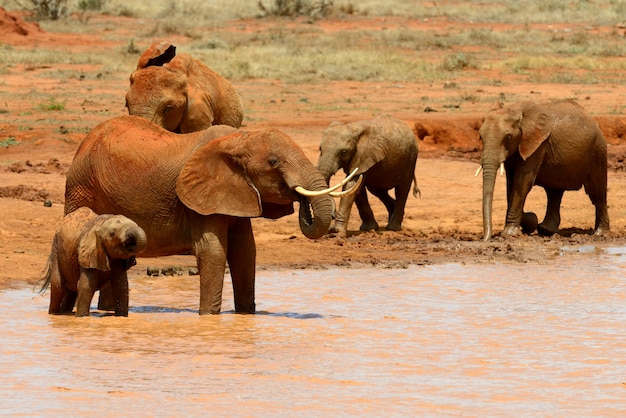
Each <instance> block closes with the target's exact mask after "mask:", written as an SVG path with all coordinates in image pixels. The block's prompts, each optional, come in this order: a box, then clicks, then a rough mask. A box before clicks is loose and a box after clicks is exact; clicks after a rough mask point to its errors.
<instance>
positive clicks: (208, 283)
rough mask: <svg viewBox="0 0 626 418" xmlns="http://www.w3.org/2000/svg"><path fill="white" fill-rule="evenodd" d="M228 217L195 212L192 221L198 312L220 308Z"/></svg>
mask: <svg viewBox="0 0 626 418" xmlns="http://www.w3.org/2000/svg"><path fill="white" fill-rule="evenodd" d="M229 218H230V217H228V216H224V215H210V216H204V217H201V216H199V215H198V216H197V217H196V220H195V221H194V226H193V227H194V232H193V234H192V239H193V242H194V253H195V255H196V260H197V262H198V271H199V272H200V308H199V313H200V315H207V314H219V313H220V311H221V309H222V289H223V287H224V272H225V270H226V249H227V247H228V226H229V221H230V219H229Z"/></svg>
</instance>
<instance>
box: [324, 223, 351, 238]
mask: <svg viewBox="0 0 626 418" xmlns="http://www.w3.org/2000/svg"><path fill="white" fill-rule="evenodd" d="M328 233H329V234H337V235H338V236H339V237H340V238H345V237H346V236H347V235H348V228H347V227H346V225H345V224H343V223H342V224H337V223H335V224H334V225H333V226H331V227H330V228H328Z"/></svg>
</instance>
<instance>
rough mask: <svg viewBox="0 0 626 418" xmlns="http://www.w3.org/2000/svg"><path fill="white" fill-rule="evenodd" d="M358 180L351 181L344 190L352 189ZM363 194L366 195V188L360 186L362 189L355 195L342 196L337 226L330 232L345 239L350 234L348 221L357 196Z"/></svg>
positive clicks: (336, 214) (336, 219)
mask: <svg viewBox="0 0 626 418" xmlns="http://www.w3.org/2000/svg"><path fill="white" fill-rule="evenodd" d="M356 182H357V180H355V179H352V180H350V181H349V182H348V183H347V184H346V185H345V186H344V189H345V190H347V189H350V188H351V187H354V186H355V185H356ZM361 193H365V187H363V185H361V186H360V189H359V190H357V191H355V193H353V194H351V195H347V196H342V197H341V199H340V200H339V210H338V211H337V212H336V213H335V226H334V227H333V228H331V229H330V230H329V231H330V232H337V233H338V234H339V236H341V237H345V236H346V235H347V232H348V221H349V220H350V211H351V210H352V204H353V203H354V201H355V198H356V196H357V195H360V194H361Z"/></svg>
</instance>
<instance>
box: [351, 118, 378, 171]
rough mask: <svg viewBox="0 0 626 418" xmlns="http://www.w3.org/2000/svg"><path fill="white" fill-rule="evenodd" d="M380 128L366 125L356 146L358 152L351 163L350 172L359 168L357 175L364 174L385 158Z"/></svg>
mask: <svg viewBox="0 0 626 418" xmlns="http://www.w3.org/2000/svg"><path fill="white" fill-rule="evenodd" d="M378 130H379V128H378V127H376V126H373V125H364V126H363V128H362V132H361V134H360V135H359V139H358V141H357V144H356V152H355V154H354V157H353V158H352V160H351V161H350V170H354V169H355V168H357V167H358V168H359V171H358V172H357V174H361V173H364V172H365V171H367V170H369V169H370V168H372V166H373V165H374V164H376V163H378V162H380V161H382V160H383V158H385V150H384V147H383V143H384V141H383V138H381V134H380V132H378Z"/></svg>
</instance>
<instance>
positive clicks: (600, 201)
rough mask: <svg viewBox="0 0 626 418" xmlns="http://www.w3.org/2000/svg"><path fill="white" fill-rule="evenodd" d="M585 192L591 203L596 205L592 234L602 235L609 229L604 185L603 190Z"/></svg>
mask: <svg viewBox="0 0 626 418" xmlns="http://www.w3.org/2000/svg"><path fill="white" fill-rule="evenodd" d="M586 190H587V194H588V195H589V199H590V200H591V203H593V205H594V206H595V207H596V220H595V224H594V231H593V233H594V235H603V234H606V233H608V232H609V231H610V228H609V207H608V205H607V202H606V187H605V188H604V190H599V191H598V190H595V189H594V190H593V191H589V190H588V189H587V188H586Z"/></svg>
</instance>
